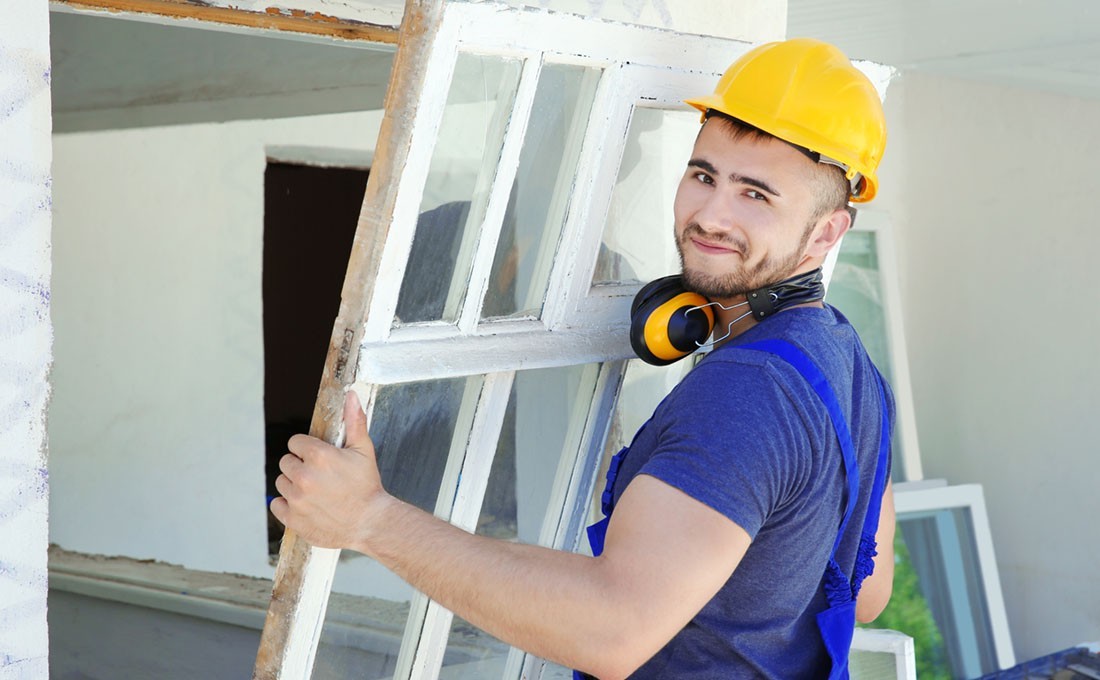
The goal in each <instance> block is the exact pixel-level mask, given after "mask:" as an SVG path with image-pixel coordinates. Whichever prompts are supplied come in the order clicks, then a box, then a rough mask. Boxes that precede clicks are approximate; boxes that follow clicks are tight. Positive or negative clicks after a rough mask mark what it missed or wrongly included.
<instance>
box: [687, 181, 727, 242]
mask: <svg viewBox="0 0 1100 680" xmlns="http://www.w3.org/2000/svg"><path fill="white" fill-rule="evenodd" d="M695 222H696V223H697V224H698V225H699V227H700V228H701V229H702V230H703V231H704V232H707V233H709V234H715V235H723V234H727V233H729V232H730V231H732V230H733V228H734V224H735V219H734V210H733V205H732V201H731V200H730V199H729V197H728V196H725V195H724V194H723V192H721V191H711V192H708V193H707V195H706V197H705V198H704V200H703V201H702V203H701V204H700V205H699V209H698V210H696V212H695Z"/></svg>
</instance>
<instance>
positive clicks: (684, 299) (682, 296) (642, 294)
mask: <svg viewBox="0 0 1100 680" xmlns="http://www.w3.org/2000/svg"><path fill="white" fill-rule="evenodd" d="M707 303H708V300H707V299H706V298H705V297H703V296H702V295H699V294H698V293H692V292H689V291H687V290H684V286H683V283H682V282H681V280H680V277H679V276H666V277H664V278H660V279H657V280H656V281H653V282H651V283H648V284H646V285H645V286H643V287H642V289H641V290H640V291H638V294H637V295H636V296H635V297H634V304H633V305H631V311H630V346H631V347H632V348H633V349H634V352H635V353H636V354H637V355H638V357H639V358H640V359H642V360H643V361H645V362H646V363H649V364H653V365H655V366H666V365H668V364H671V363H673V362H674V361H677V360H679V359H682V358H684V357H686V356H687V355H689V354H691V353H692V352H694V351H695V350H697V349H699V345H700V344H701V343H702V342H704V341H705V340H706V339H707V337H709V336H710V333H711V331H712V330H713V329H714V312H713V311H712V310H711V308H710V307H703V308H702V309H698V310H695V311H693V312H691V313H690V314H689V313H688V310H690V309H692V308H694V307H699V306H700V305H705V304H707Z"/></svg>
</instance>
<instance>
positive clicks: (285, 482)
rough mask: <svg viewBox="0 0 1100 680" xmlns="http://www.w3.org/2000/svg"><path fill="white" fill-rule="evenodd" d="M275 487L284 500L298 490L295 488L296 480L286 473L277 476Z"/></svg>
mask: <svg viewBox="0 0 1100 680" xmlns="http://www.w3.org/2000/svg"><path fill="white" fill-rule="evenodd" d="M275 489H276V490H277V491H278V492H279V495H280V496H281V497H282V498H283V499H284V500H285V499H288V498H290V497H292V496H293V494H294V493H296V491H297V490H296V489H295V488H294V482H293V481H291V480H290V478H289V477H287V476H286V475H285V474H284V475H279V476H278V477H276V478H275Z"/></svg>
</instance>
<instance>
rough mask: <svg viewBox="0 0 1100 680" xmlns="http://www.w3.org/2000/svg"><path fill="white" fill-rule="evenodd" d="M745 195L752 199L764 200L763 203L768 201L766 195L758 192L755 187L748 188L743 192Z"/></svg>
mask: <svg viewBox="0 0 1100 680" xmlns="http://www.w3.org/2000/svg"><path fill="white" fill-rule="evenodd" d="M745 195H746V196H748V197H749V198H751V199H752V200H754V201H764V202H765V203H766V202H767V201H768V197H767V196H765V195H764V194H762V193H760V192H759V191H757V190H756V189H749V190H748V191H746V192H745Z"/></svg>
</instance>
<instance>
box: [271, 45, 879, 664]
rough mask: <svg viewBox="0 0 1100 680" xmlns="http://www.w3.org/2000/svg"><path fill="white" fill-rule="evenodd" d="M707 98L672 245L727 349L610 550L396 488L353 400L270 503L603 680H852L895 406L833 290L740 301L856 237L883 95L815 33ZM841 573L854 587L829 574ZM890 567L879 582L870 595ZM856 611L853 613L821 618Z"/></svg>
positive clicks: (663, 415)
mask: <svg viewBox="0 0 1100 680" xmlns="http://www.w3.org/2000/svg"><path fill="white" fill-rule="evenodd" d="M689 103H690V104H692V105H693V106H696V107H697V108H699V109H700V110H703V111H704V124H703V127H702V129H701V131H700V133H699V136H698V138H697V140H696V142H695V146H694V149H693V152H692V156H691V160H690V161H689V163H688V167H687V170H686V172H685V173H684V176H683V179H682V180H681V182H680V185H679V188H678V190H677V195H676V201H675V207H674V213H675V230H674V233H675V238H676V241H677V244H678V246H679V248H680V253H681V259H682V262H683V280H684V283H685V285H686V286H687V287H688V288H689V289H692V290H694V291H696V292H698V293H702V294H703V295H705V296H707V298H709V299H710V300H711V301H712V302H714V303H716V305H715V307H716V308H717V313H716V317H717V318H716V321H717V323H716V326H717V328H718V329H719V330H718V332H716V335H723V336H726V337H723V338H722V340H723V342H722V344H721V345H720V346H719V347H717V348H716V349H715V350H714V351H712V352H711V353H710V354H709V355H708V356H707V357H706V358H705V359H704V360H702V361H701V362H700V363H699V365H698V366H697V367H696V368H695V369H694V370H693V371H692V372H691V373H689V374H688V376H687V377H686V378H685V379H684V380H683V382H682V383H681V384H680V385H678V386H677V387H676V388H675V389H674V390H673V392H672V393H671V394H670V395H669V397H668V398H667V399H665V401H664V402H663V403H662V404H661V406H660V407H658V409H657V411H656V412H655V413H654V416H653V418H652V419H651V420H650V422H649V423H648V424H647V425H646V426H644V427H643V428H642V430H641V431H639V433H638V435H636V437H635V440H634V442H633V444H632V445H631V447H630V453H629V455H627V456H625V458H621V460H620V463H621V465H620V467H619V470H618V476H617V478H616V479H615V482H614V484H612V485H610V487H609V488H610V489H611V492H612V493H611V494H610V495H611V499H612V500H613V504H612V505H613V513H612V514H611V517H610V521H609V523H608V524H607V528H606V539H605V543H604V546H603V552H602V553H601V554H600V555H599V556H598V557H587V556H583V555H577V554H569V553H563V552H558V551H553V550H549V549H545V548H540V547H537V546H529V545H520V544H514V543H504V542H499V541H495V540H493V539H489V538H485V537H481V536H476V535H470V534H467V533H465V532H463V531H461V530H458V529H456V528H455V527H453V526H451V525H449V524H447V523H445V522H442V521H440V520H437V519H435V518H434V517H432V516H430V515H429V514H427V513H424V512H422V511H420V510H418V509H416V508H414V507H411V506H409V505H407V504H405V503H403V502H401V501H399V500H397V499H395V498H393V497H392V496H390V495H388V494H387V493H386V491H385V490H384V489H383V488H382V486H381V483H380V480H379V476H378V471H377V465H376V463H375V459H374V450H373V445H372V444H371V441H370V438H369V437H368V435H367V430H366V424H365V420H364V418H363V414H362V412H361V410H360V407H359V402H358V400H357V398H356V397H355V396H354V393H349V397H348V400H347V403H346V405H345V412H344V418H345V422H346V423H347V438H346V440H347V444H346V448H344V449H339V448H336V447H333V446H330V445H328V444H325V443H324V442H321V441H319V440H316V439H313V438H310V437H306V436H303V435H298V436H296V437H294V438H293V439H291V441H290V450H291V452H292V454H291V455H287V456H285V457H284V458H283V460H282V463H281V469H282V472H283V475H282V476H281V477H280V478H279V480H278V483H277V486H278V489H279V491H280V492H281V493H282V495H283V498H280V499H276V500H275V501H274V502H273V503H272V512H274V513H275V515H276V516H277V517H278V518H279V519H280V520H281V521H283V522H284V523H285V524H286V525H287V526H288V527H290V528H291V529H293V530H295V531H297V532H298V533H299V534H300V535H301V536H302V537H303V538H305V539H306V540H307V541H309V542H310V543H313V544H315V545H319V546H326V547H342V548H351V549H354V550H358V551H360V552H362V553H365V554H367V555H370V556H371V557H374V558H375V559H377V560H378V561H380V562H381V563H383V564H384V565H386V566H387V567H389V568H390V569H392V570H393V571H394V572H395V573H397V574H398V575H400V576H401V577H402V578H404V579H406V580H407V581H408V582H409V583H411V584H412V585H413V586H415V587H416V588H418V589H420V590H421V591H423V592H425V593H426V594H428V595H429V596H430V597H432V598H433V599H435V600H437V601H438V602H439V603H440V604H442V605H443V606H445V607H447V608H449V609H451V610H452V611H454V612H455V613H456V614H458V615H459V616H461V617H462V618H464V619H466V620H468V621H470V622H471V623H473V624H475V625H477V626H479V627H481V628H483V629H484V630H486V631H488V632H490V633H491V634H493V635H495V636H497V637H499V638H500V639H502V640H505V641H507V642H509V643H511V644H514V645H516V646H519V647H521V648H523V649H526V650H528V651H530V652H532V653H534V654H537V655H539V656H542V657H545V658H548V659H551V660H554V661H556V662H558V663H561V664H563V665H566V666H570V667H573V668H577V669H579V670H580V671H582V672H585V673H588V674H591V675H592V676H595V677H598V678H601V679H603V680H609V679H611V678H624V677H627V676H632V677H639V678H741V677H746V678H752V677H768V678H783V679H789V678H804V677H826V676H829V677H844V676H845V675H846V667H845V663H846V655H847V646H848V643H849V642H850V635H851V625H852V624H853V623H854V621H852V620H851V619H852V616H851V613H850V612H848V610H846V609H844V607H846V606H848V605H850V609H852V610H854V611H855V613H856V616H857V617H858V618H859V619H861V620H869V619H871V618H874V617H875V616H877V614H878V613H879V612H880V611H881V610H882V608H883V607H884V606H885V604H886V601H887V599H888V598H889V595H890V589H891V581H892V574H893V551H892V542H893V530H894V516H893V502H892V495H891V492H890V489H889V487H888V486H887V487H886V489H885V492H882V491H881V485H880V487H878V488H879V492H880V494H881V501H878V498H877V497H875V498H872V496H874V495H875V494H873V493H872V487H873V484H872V480H874V479H875V477H876V472H877V473H878V475H879V477H880V478H884V476H885V472H886V470H887V468H888V461H884V460H882V459H883V457H884V455H880V454H884V453H885V452H886V451H887V447H886V446H885V444H886V443H887V442H888V440H889V423H890V417H889V412H890V408H891V407H890V399H891V398H890V395H889V393H888V390H886V388H885V387H884V385H882V384H881V383H880V381H879V379H878V377H877V372H876V371H875V370H874V368H873V366H871V363H870V361H869V359H868V358H867V355H866V352H865V351H864V350H863V347H862V345H861V344H860V342H859V340H858V338H857V337H856V335H855V333H854V331H852V329H851V327H850V326H849V325H848V324H847V322H846V321H845V320H844V319H843V317H841V316H840V315H839V313H837V312H836V311H835V310H833V309H831V308H829V307H827V306H824V305H823V304H822V303H821V302H820V301H811V302H806V303H800V304H795V305H791V306H788V308H786V309H782V310H781V311H778V313H775V314H772V315H767V314H765V315H763V316H761V315H758V314H750V315H747V316H746V315H742V313H741V311H742V309H741V305H743V304H745V303H746V299H747V298H751V297H753V296H754V295H763V296H764V297H771V294H772V293H775V295H774V299H777V300H778V299H780V298H781V297H782V295H781V293H783V291H784V290H786V289H784V288H783V287H782V286H783V285H785V283H784V282H789V280H790V279H791V278H792V277H798V276H800V275H804V274H806V273H808V272H813V271H814V270H816V269H817V268H818V267H819V266H820V265H821V263H822V262H823V260H824V258H825V256H826V254H827V253H828V252H829V251H830V250H831V249H832V248H833V247H835V246H836V245H837V243H838V242H839V240H840V238H841V237H842V236H843V234H844V233H845V232H846V231H847V229H848V228H849V226H850V224H851V213H850V212H849V208H848V200H849V198H852V200H856V201H859V200H867V199H869V198H870V197H871V196H873V195H874V193H875V190H876V187H877V180H876V178H875V169H876V167H877V164H878V158H879V156H880V154H881V151H882V145H883V144H884V140H885V129H884V125H883V121H882V110H881V105H880V104H879V102H878V99H877V95H875V93H874V90H873V88H872V87H871V86H870V83H869V82H868V81H867V80H866V78H865V77H864V76H863V75H862V74H860V73H859V72H858V71H856V70H855V69H854V68H852V66H851V65H850V64H849V63H848V61H847V59H846V58H844V56H843V55H841V54H840V53H839V52H838V51H836V50H835V48H832V47H831V46H828V45H825V44H823V43H819V42H817V41H811V40H792V41H787V42H784V43H773V44H769V45H765V46H762V47H759V48H757V49H755V50H753V51H751V52H749V53H748V54H746V55H745V56H744V57H742V58H741V59H739V60H738V61H737V62H735V63H734V64H733V65H732V66H731V67H730V69H729V70H728V71H727V72H726V74H725V75H724V76H723V78H722V80H721V81H720V82H719V85H718V88H717V91H716V92H715V94H714V95H713V96H710V97H705V98H702V99H699V100H694V101H691V102H689ZM773 135H778V137H777V136H773ZM838 165H842V166H846V167H843V168H842V167H838ZM795 299H796V301H797V300H798V298H797V297H796V298H795ZM726 329H728V331H729V332H728V333H725V332H724V331H725V330H726ZM767 341H779V342H785V343H789V344H790V345H791V346H793V347H794V348H795V349H796V350H797V352H800V353H801V354H803V355H805V356H807V357H810V358H811V359H812V363H813V364H815V365H816V366H817V367H818V368H819V369H820V372H821V373H822V374H823V380H818V381H817V383H821V382H827V383H828V384H829V385H831V387H832V390H833V393H834V394H835V396H836V399H834V401H835V402H836V405H835V406H834V407H829V406H828V405H827V404H826V403H825V400H824V397H820V394H821V392H817V393H815V390H818V389H819V387H820V385H815V384H811V383H812V381H810V382H808V381H807V380H806V379H805V378H803V376H802V375H800V372H801V369H799V370H796V369H795V368H792V366H793V364H792V365H788V364H787V363H786V361H785V360H782V359H780V358H779V357H778V355H776V356H773V355H771V354H769V353H768V352H765V351H758V350H755V349H751V348H750V345H752V346H756V347H758V348H759V347H762V346H764V345H761V344H760V343H762V342H763V343H765V344H766V342H767ZM803 375H804V374H803ZM838 420H843V421H845V422H846V423H850V427H847V428H841V427H840V426H839V425H838V424H837V421H838ZM841 429H844V430H846V431H847V430H850V434H851V436H850V437H849V439H848V440H849V441H851V442H852V445H851V446H848V447H847V448H845V445H844V443H843V442H844V435H843V434H842V433H841ZM845 459H847V461H846V462H845ZM880 511H881V516H880ZM842 518H843V521H844V524H843V525H842ZM867 518H870V520H874V519H875V518H879V522H878V524H877V526H878V531H877V539H878V549H879V554H878V556H877V558H875V560H874V563H873V565H872V564H870V563H869V561H870V559H871V557H872V556H873V552H872V550H871V548H868V547H866V546H865V547H864V548H860V547H859V546H860V543H861V539H860V533H861V531H860V529H861V528H862V529H863V532H864V533H866V532H867V531H870V533H871V535H875V530H874V527H875V522H874V521H865V520H867ZM838 527H842V528H841V529H840V531H839V534H838ZM843 527H847V528H843ZM869 527H870V528H869ZM834 539H835V540H834ZM863 542H864V543H867V542H868V541H867V540H864V541H863ZM871 547H872V548H873V546H871ZM861 550H862V551H863V552H864V553H865V557H864V562H863V563H862V566H860V561H859V560H858V559H857V552H859V551H861ZM834 558H835V559H834ZM834 563H835V565H836V566H837V567H838V568H837V569H836V570H834V571H836V574H838V575H839V578H840V581H841V586H840V587H838V586H836V585H835V583H834V582H833V581H829V579H828V577H827V574H826V572H827V571H828V570H829V569H832V566H830V567H828V569H827V565H831V564H834ZM871 566H873V567H874V573H873V575H872V576H870V577H868V578H867V579H866V580H865V581H863V583H862V590H860V589H859V586H860V583H859V580H860V578H858V577H857V578H855V579H853V581H854V583H851V584H849V579H850V578H852V575H853V571H859V570H860V569H862V571H863V572H866V571H868V570H869V569H870V568H871ZM841 572H842V573H841ZM849 585H852V586H853V587H851V588H849ZM856 594H858V600H854V599H853V597H854V595H856ZM842 610H843V611H842ZM838 611H839V612H840V614H841V616H840V619H839V621H840V623H839V624H837V623H836V621H833V623H827V622H825V621H823V619H822V617H829V616H831V614H829V612H832V613H833V614H835V613H837V612H838ZM845 617H847V618H845ZM827 629H832V631H833V633H832V634H830V633H828V632H826V630H827ZM845 629H846V630H845ZM837 634H839V638H840V639H839V641H838V640H837ZM845 636H847V640H844V639H843V638H844V637H845Z"/></svg>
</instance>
